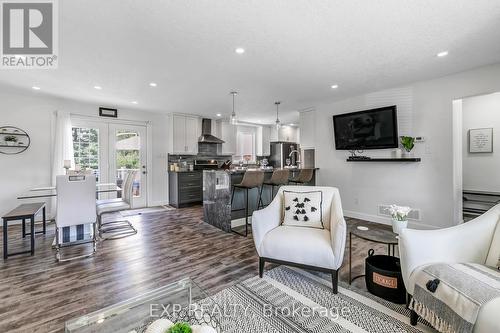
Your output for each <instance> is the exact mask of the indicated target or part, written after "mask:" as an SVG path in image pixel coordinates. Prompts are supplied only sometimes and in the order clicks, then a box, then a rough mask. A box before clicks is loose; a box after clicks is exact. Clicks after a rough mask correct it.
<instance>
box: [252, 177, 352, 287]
mask: <svg viewBox="0 0 500 333" xmlns="http://www.w3.org/2000/svg"><path fill="white" fill-rule="evenodd" d="M283 190H287V191H296V192H308V191H322V192H323V205H322V213H323V224H324V226H325V229H317V228H304V227H294V226H282V225H281V220H282V216H283V209H284V208H283ZM252 232H253V239H254V242H255V247H256V249H257V253H258V254H259V275H260V277H262V275H263V273H264V265H265V263H266V262H272V263H277V264H282V265H289V266H296V267H301V268H305V269H311V270H317V271H322V272H327V273H330V274H332V285H333V292H334V293H337V284H338V274H337V270H338V269H339V268H340V266H341V265H342V259H343V257H344V248H345V242H346V223H345V220H344V215H343V212H342V204H341V201H340V194H339V191H338V189H337V188H334V187H317V186H314V187H312V186H283V187H281V188H280V190H279V191H278V193H277V194H276V196H275V198H274V199H273V201H272V202H271V203H270V204H269V206H267V207H266V208H265V209H262V210H258V211H254V213H253V215H252Z"/></svg>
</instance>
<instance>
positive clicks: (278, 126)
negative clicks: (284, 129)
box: [274, 101, 281, 130]
mask: <svg viewBox="0 0 500 333" xmlns="http://www.w3.org/2000/svg"><path fill="white" fill-rule="evenodd" d="M274 104H276V129H277V130H279V129H280V128H281V121H280V117H279V107H280V104H281V102H279V101H278V102H274Z"/></svg>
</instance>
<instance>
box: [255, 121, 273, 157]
mask: <svg viewBox="0 0 500 333" xmlns="http://www.w3.org/2000/svg"><path fill="white" fill-rule="evenodd" d="M256 141H257V151H256V154H257V156H269V155H271V145H270V143H271V127H269V126H259V127H258V128H257V140H256Z"/></svg>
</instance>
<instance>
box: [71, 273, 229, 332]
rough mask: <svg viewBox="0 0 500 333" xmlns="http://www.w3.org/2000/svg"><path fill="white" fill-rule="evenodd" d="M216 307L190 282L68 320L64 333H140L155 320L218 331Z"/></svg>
mask: <svg viewBox="0 0 500 333" xmlns="http://www.w3.org/2000/svg"><path fill="white" fill-rule="evenodd" d="M217 310H218V305H217V304H215V302H214V301H213V300H212V299H211V298H210V297H209V296H208V295H207V294H206V293H205V292H204V291H203V290H202V289H201V288H200V287H199V286H198V285H196V283H194V282H193V281H192V280H191V279H190V278H185V279H182V280H180V281H177V282H174V283H172V284H169V285H166V286H164V287H161V288H158V289H155V290H152V291H149V292H147V293H145V294H142V295H139V296H136V297H133V298H131V299H128V300H126V301H123V302H120V303H117V304H115V305H111V306H108V307H106V308H103V309H101V310H98V311H94V312H92V313H89V314H87V315H84V316H81V317H78V318H74V319H71V320H68V321H67V322H66V324H65V332H67V333H87V332H99V333H108V332H109V333H111V332H113V333H143V332H144V331H146V329H147V327H148V326H149V324H151V323H152V322H153V321H155V320H157V319H162V318H164V319H169V320H170V321H172V322H174V323H176V322H187V323H189V324H191V325H207V326H210V327H213V328H214V329H215V330H216V331H217V332H220V331H221V328H220V318H217V315H219V314H220V311H217Z"/></svg>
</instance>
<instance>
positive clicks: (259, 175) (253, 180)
mask: <svg viewBox="0 0 500 333" xmlns="http://www.w3.org/2000/svg"><path fill="white" fill-rule="evenodd" d="M263 182H264V171H246V172H245V174H244V175H243V179H242V180H241V183H239V184H233V188H232V190H233V193H232V195H231V207H233V199H234V192H236V189H244V190H245V202H246V204H245V208H240V209H231V211H232V212H234V211H239V210H245V234H242V233H239V232H237V231H235V230H233V229H232V228H231V231H233V232H234V233H237V234H238V235H240V236H245V237H246V236H247V235H248V191H249V190H251V189H253V188H257V189H259V188H260V187H262V183H263ZM259 193H260V192H259ZM257 205H258V203H257Z"/></svg>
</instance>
